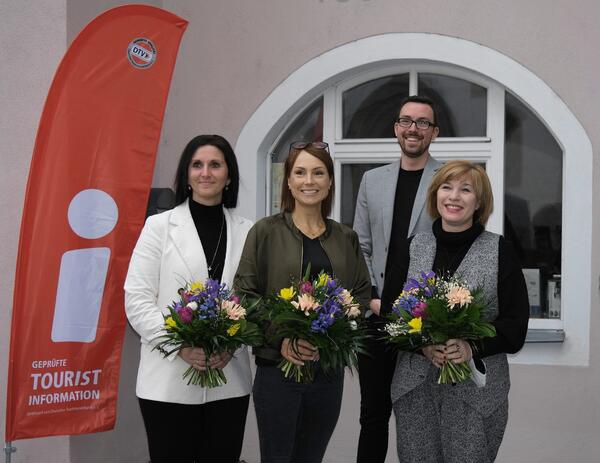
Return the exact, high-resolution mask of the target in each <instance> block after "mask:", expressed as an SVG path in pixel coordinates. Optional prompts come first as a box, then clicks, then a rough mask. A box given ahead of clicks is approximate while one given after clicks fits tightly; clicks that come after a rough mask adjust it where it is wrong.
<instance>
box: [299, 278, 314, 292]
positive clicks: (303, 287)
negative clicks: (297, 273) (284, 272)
mask: <svg viewBox="0 0 600 463" xmlns="http://www.w3.org/2000/svg"><path fill="white" fill-rule="evenodd" d="M298 289H299V290H300V294H312V292H313V287H312V284H311V282H310V281H303V282H302V283H300V284H299V285H298Z"/></svg>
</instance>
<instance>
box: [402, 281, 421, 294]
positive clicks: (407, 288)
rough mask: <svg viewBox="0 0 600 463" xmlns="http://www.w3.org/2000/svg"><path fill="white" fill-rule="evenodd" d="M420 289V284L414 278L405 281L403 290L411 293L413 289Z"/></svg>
mask: <svg viewBox="0 0 600 463" xmlns="http://www.w3.org/2000/svg"><path fill="white" fill-rule="evenodd" d="M420 287H421V284H420V283H419V282H418V281H417V280H415V279H414V278H409V279H408V280H406V283H405V284H404V288H403V290H404V291H406V292H408V291H412V290H413V289H419V288H420Z"/></svg>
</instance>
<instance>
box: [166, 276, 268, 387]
mask: <svg viewBox="0 0 600 463" xmlns="http://www.w3.org/2000/svg"><path fill="white" fill-rule="evenodd" d="M179 296H180V299H179V300H178V301H174V302H173V304H172V305H170V306H169V307H168V310H169V315H163V316H164V319H165V325H164V329H165V331H166V334H165V335H163V336H162V337H161V338H160V341H159V343H158V344H157V345H156V346H155V349H158V350H159V351H160V352H161V353H162V354H163V355H164V356H165V357H168V356H170V355H172V354H173V353H176V352H179V351H180V350H181V349H183V348H184V347H201V348H202V349H204V353H205V354H206V357H207V358H208V357H210V356H211V355H213V354H219V353H223V352H227V351H228V352H231V353H233V352H235V350H237V349H238V348H239V347H241V346H242V345H248V346H257V345H260V344H262V342H263V334H262V331H261V330H260V328H259V327H258V325H257V324H256V323H254V322H252V321H250V320H248V318H249V312H250V311H251V309H252V307H251V308H249V309H246V308H244V307H243V306H242V305H241V304H242V303H241V301H240V298H239V297H237V296H235V295H234V294H232V293H231V291H229V290H228V289H227V287H226V285H225V284H222V285H221V284H219V282H218V281H216V280H211V279H207V280H206V281H205V282H199V281H196V282H192V283H188V284H186V285H185V287H184V288H182V289H180V290H179ZM183 379H187V380H188V381H187V384H193V385H200V386H202V387H209V388H210V387H217V386H221V385H223V384H226V383H227V378H226V377H225V373H224V372H223V370H220V369H214V368H210V367H208V366H207V368H206V370H204V371H200V370H197V369H196V368H194V367H193V366H190V367H189V368H188V369H187V370H186V371H185V373H184V374H183Z"/></svg>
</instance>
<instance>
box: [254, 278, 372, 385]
mask: <svg viewBox="0 0 600 463" xmlns="http://www.w3.org/2000/svg"><path fill="white" fill-rule="evenodd" d="M307 275H308V272H307ZM307 278H308V276H305V278H304V280H302V281H300V282H299V283H297V284H292V285H291V286H290V287H288V288H282V289H281V290H280V291H279V293H278V294H277V295H274V296H271V297H269V298H268V299H267V301H266V303H265V308H266V311H265V318H266V319H267V321H268V322H270V323H271V324H273V325H274V329H273V330H272V331H273V332H275V333H276V334H277V336H278V338H287V339H288V340H289V341H286V344H285V347H286V348H287V349H297V350H300V349H302V350H303V351H305V350H306V349H307V348H313V347H314V348H316V349H317V350H318V354H317V355H315V358H317V357H318V360H314V361H313V360H307V361H304V364H303V365H299V364H295V363H293V362H292V361H290V360H287V359H285V358H284V359H283V360H282V361H281V362H280V364H279V368H280V369H281V370H282V371H283V372H284V374H285V377H286V378H289V377H293V378H294V380H295V381H296V382H301V381H304V382H311V381H312V380H313V379H314V373H315V364H316V362H318V364H319V366H320V368H321V370H322V371H323V372H324V373H325V374H328V373H333V372H335V371H338V370H340V369H343V368H344V367H354V366H356V364H357V357H356V353H357V352H360V351H362V350H363V349H364V348H363V343H362V340H363V338H364V334H363V330H362V329H361V328H360V327H359V326H358V323H357V320H356V318H357V317H358V316H359V315H360V313H361V312H360V307H359V304H358V303H357V302H356V301H355V300H354V298H353V297H352V294H350V292H349V291H348V290H347V289H344V288H342V287H341V286H340V285H339V284H338V282H337V280H334V279H332V278H331V277H330V276H329V275H327V274H326V273H324V272H321V273H320V274H319V275H318V276H317V278H316V279H315V280H314V281H308V279H307ZM306 342H307V343H308V346H307V343H306ZM300 354H301V352H297V353H296V355H295V357H297V358H300V357H303V355H300ZM304 357H305V356H304ZM305 358H306V357H305Z"/></svg>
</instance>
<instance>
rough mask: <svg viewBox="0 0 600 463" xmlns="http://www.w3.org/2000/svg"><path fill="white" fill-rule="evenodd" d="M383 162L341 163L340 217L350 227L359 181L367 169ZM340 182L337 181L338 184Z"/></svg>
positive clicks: (378, 165)
mask: <svg viewBox="0 0 600 463" xmlns="http://www.w3.org/2000/svg"><path fill="white" fill-rule="evenodd" d="M383 165H385V164H343V165H342V178H341V188H342V194H341V197H342V204H341V208H340V212H341V214H340V219H341V222H342V223H343V224H346V225H348V226H349V227H352V225H353V224H354V209H355V208H356V197H357V196H358V189H359V187H360V181H361V180H362V177H363V175H364V173H365V172H366V171H368V170H371V169H374V168H375V167H380V166H383ZM339 184H340V183H338V185H339Z"/></svg>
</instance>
